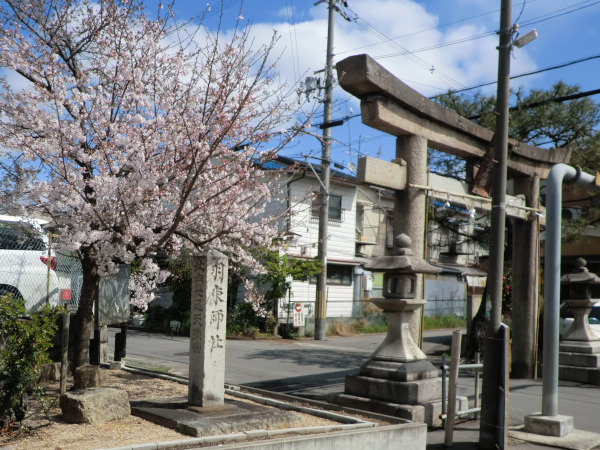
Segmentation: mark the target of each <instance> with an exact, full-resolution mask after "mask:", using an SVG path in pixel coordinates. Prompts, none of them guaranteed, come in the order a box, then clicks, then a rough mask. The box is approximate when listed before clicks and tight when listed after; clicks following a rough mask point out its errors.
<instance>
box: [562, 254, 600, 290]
mask: <svg viewBox="0 0 600 450" xmlns="http://www.w3.org/2000/svg"><path fill="white" fill-rule="evenodd" d="M586 265H587V261H586V260H585V259H584V258H581V257H579V258H577V259H576V260H575V268H574V269H573V271H572V272H570V273H567V274H564V275H563V276H562V277H560V283H561V284H600V277H598V275H596V274H595V273H592V272H590V271H589V269H588V268H587V267H586Z"/></svg>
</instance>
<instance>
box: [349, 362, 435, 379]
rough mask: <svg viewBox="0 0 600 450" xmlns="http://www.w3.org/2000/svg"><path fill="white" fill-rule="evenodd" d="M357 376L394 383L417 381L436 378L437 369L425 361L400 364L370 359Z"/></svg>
mask: <svg viewBox="0 0 600 450" xmlns="http://www.w3.org/2000/svg"><path fill="white" fill-rule="evenodd" d="M359 374H360V375H363V376H366V377H374V378H385V379H387V380H394V381H417V380H424V379H428V378H437V377H438V369H437V368H436V367H435V366H434V365H433V364H432V363H431V362H430V361H427V360H425V361H415V362H408V363H400V362H394V361H381V360H377V359H372V360H369V361H368V362H366V363H365V364H364V365H363V366H362V367H361V368H360V371H359Z"/></svg>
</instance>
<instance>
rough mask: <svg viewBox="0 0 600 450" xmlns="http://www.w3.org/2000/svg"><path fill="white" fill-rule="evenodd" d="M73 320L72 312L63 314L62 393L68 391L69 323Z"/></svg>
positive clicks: (61, 347)
mask: <svg viewBox="0 0 600 450" xmlns="http://www.w3.org/2000/svg"><path fill="white" fill-rule="evenodd" d="M70 322H71V313H70V312H69V310H68V309H67V312H65V313H64V314H62V336H61V338H62V339H61V345H60V351H61V360H60V395H63V394H64V393H65V392H67V372H68V368H69V324H70Z"/></svg>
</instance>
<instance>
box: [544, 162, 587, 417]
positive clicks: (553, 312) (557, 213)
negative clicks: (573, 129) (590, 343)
mask: <svg viewBox="0 0 600 450" xmlns="http://www.w3.org/2000/svg"><path fill="white" fill-rule="evenodd" d="M563 180H564V181H570V182H571V183H575V184H583V185H585V184H588V185H590V184H594V182H595V181H596V178H595V177H594V176H593V175H590V174H587V173H585V172H581V171H580V170H576V169H574V168H573V167H571V166H568V165H566V164H557V165H555V166H554V167H552V170H550V175H549V176H548V181H547V183H546V202H547V203H546V208H547V209H546V211H547V217H546V239H545V241H546V258H545V263H544V350H543V363H544V368H543V374H542V415H543V416H556V415H558V353H559V342H558V334H559V329H560V324H559V313H560V304H559V303H560V299H559V296H560V252H561V242H560V239H561V233H560V227H561V213H562V183H563Z"/></svg>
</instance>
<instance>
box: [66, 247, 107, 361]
mask: <svg viewBox="0 0 600 450" xmlns="http://www.w3.org/2000/svg"><path fill="white" fill-rule="evenodd" d="M82 255H83V258H82V261H81V266H82V269H83V286H82V287H81V297H80V299H79V307H78V308H77V314H76V315H75V324H74V328H75V330H74V333H75V340H74V352H73V359H74V361H73V362H74V366H75V367H79V366H84V365H87V364H89V363H90V339H91V337H92V336H93V334H90V332H93V323H94V304H95V302H96V298H97V297H98V285H99V281H100V277H99V276H98V264H97V263H96V260H95V259H94V258H93V257H92V251H91V249H83V250H82Z"/></svg>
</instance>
